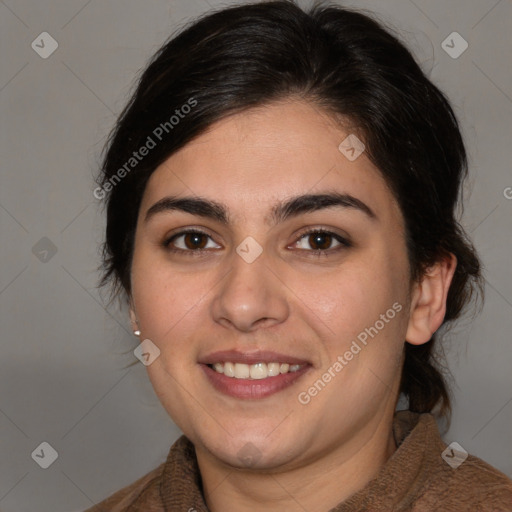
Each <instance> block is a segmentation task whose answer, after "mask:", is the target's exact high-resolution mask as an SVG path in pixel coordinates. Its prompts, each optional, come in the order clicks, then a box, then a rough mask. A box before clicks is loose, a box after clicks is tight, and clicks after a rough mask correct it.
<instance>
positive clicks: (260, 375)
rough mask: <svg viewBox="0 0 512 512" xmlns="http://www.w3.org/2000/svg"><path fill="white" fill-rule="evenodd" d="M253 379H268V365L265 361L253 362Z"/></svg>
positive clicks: (251, 368)
mask: <svg viewBox="0 0 512 512" xmlns="http://www.w3.org/2000/svg"><path fill="white" fill-rule="evenodd" d="M250 375H251V379H266V378H267V377H268V370H267V365H266V364H265V363H256V364H251V367H250Z"/></svg>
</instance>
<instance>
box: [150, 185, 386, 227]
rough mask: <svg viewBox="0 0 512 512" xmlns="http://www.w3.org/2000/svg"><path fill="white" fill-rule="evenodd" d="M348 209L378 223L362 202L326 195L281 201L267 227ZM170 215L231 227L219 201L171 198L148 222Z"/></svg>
mask: <svg viewBox="0 0 512 512" xmlns="http://www.w3.org/2000/svg"><path fill="white" fill-rule="evenodd" d="M334 207H337V208H346V209H353V210H356V211H359V212H361V213H363V214H365V215H366V216H367V217H368V218H369V219H371V220H375V219H377V215H375V213H374V212H373V210H372V209H371V208H370V207H369V206H368V205H366V204H365V203H363V201H361V200H360V199H357V198H356V197H354V196H352V195H350V194H341V193H339V192H332V193H323V194H303V195H300V196H295V197H292V198H291V199H287V200H285V201H280V202H279V203H277V204H276V205H275V206H274V207H273V208H272V210H271V213H270V216H269V217H267V219H266V222H267V224H278V223H280V222H284V221H285V220H287V219H290V218H292V217H297V216H298V215H300V214H302V213H310V212H315V211H318V210H324V209H327V208H334ZM169 211H182V212H185V213H190V214H192V215H197V216H199V217H205V218H209V219H212V220H215V221H217V222H220V223H221V224H225V225H228V224H229V223H230V217H229V211H228V208H227V207H226V206H225V205H223V204H222V203H219V202H217V201H213V200H211V199H206V198H203V197H197V196H191V197H174V196H167V197H164V198H162V199H160V200H159V201H157V202H156V203H155V204H154V205H153V206H151V207H150V208H149V209H148V211H147V212H146V216H145V219H144V222H148V221H149V219H151V218H152V217H153V216H154V215H156V214H158V213H163V212H169Z"/></svg>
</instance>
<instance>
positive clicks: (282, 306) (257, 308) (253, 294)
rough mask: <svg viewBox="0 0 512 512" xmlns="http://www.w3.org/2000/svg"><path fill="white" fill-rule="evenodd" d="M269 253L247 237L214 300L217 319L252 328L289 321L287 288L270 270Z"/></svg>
mask: <svg viewBox="0 0 512 512" xmlns="http://www.w3.org/2000/svg"><path fill="white" fill-rule="evenodd" d="M258 245H259V244H258ZM267 256H268V255H266V254H264V252H263V251H262V248H261V249H258V248H257V247H256V245H255V244H254V242H253V241H251V240H247V239H246V240H244V241H243V242H242V243H241V244H240V245H239V246H238V247H237V250H236V252H235V251H234V252H233V255H232V257H231V261H230V271H229V272H228V274H227V276H226V278H225V279H224V280H223V282H222V285H221V286H220V287H219V289H218V290H217V294H216V296H215V298H214V300H213V302H212V314H213V317H214V320H215V321H216V322H219V323H222V324H224V325H225V324H229V325H230V326H234V327H236V328H237V329H239V330H242V331H251V330H253V329H254V328H255V327H256V325H258V326H259V325H263V324H265V325H266V326H270V325H272V324H277V323H280V322H282V321H284V320H285V318H286V316H287V315H288V304H287V300H286V295H285V290H284V287H283V286H282V285H281V284H280V282H279V281H278V280H277V279H276V277H275V276H274V275H273V273H272V272H271V271H270V270H269V268H268V267H269V265H271V261H270V258H269V257H267Z"/></svg>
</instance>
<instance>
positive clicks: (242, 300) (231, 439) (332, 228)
mask: <svg viewBox="0 0 512 512" xmlns="http://www.w3.org/2000/svg"><path fill="white" fill-rule="evenodd" d="M350 133H351V132H350V129H349V128H347V129H345V130H342V129H340V128H339V126H337V125H335V124H334V123H333V121H332V120H331V119H330V118H328V117H327V116H326V115H324V114H323V113H321V112H320V111H319V110H318V109H316V108H315V107H314V106H312V105H310V104H307V103H304V102H301V101H295V102H294V101H288V102H280V103H274V104H272V105H269V106H266V107H264V108H259V109H254V110H250V111H246V112H244V113H241V114H237V115H233V116H231V117H229V118H226V119H224V120H222V121H220V122H218V123H216V124H214V125H213V126H212V127H211V129H210V130H209V131H208V133H205V134H203V135H201V136H200V137H198V138H197V139H195V140H194V141H193V142H191V143H189V144H187V145H186V146H185V147H184V148H182V149H181V150H180V151H178V152H177V153H175V154H174V155H172V156H171V157H170V158H169V159H168V160H167V161H166V162H165V163H163V164H162V165H161V166H160V167H158V168H157V169H156V170H155V172H154V173H153V174H152V176H151V178H150V180H149V182H148V185H147V187H146V190H145V192H144V196H143V200H142V204H141V208H140V212H139V218H138V224H137V229H136V235H135V248H134V255H133V265H132V269H131V279H132V317H133V318H135V317H136V320H137V324H138V327H139V329H140V330H141V331H142V334H141V339H149V340H151V342H152V343H154V344H155V345H156V346H157V347H158V349H159V350H160V356H159V357H157V358H156V359H155V360H154V362H152V363H151V364H150V365H149V366H147V369H148V372H149V376H150V379H151V382H152V384H153V386H154V389H155V391H156V393H157V394H158V396H159V398H160V400H161V402H162V404H163V405H164V407H165V408H166V410H167V411H168V412H169V414H170V415H171V417H172V418H173V419H174V421H175V422H176V424H177V425H178V426H179V427H180V428H181V429H182V431H183V432H184V433H185V434H186V435H187V436H188V437H189V438H190V439H191V440H192V441H193V442H194V444H195V445H196V449H197V450H198V451H199V452H202V453H208V454H209V456H213V458H214V459H216V460H220V461H224V462H226V463H228V464H231V465H234V466H239V467H244V466H248V467H253V468H254V467H256V468H286V467H289V468H293V467H296V466H300V465H301V464H305V463H308V462H311V461H313V460H315V459H317V458H321V457H323V456H325V455H326V454H329V453H331V454H332V453H341V451H340V449H341V448H342V447H344V449H345V454H348V453H349V452H350V451H351V452H353V453H355V452H356V451H358V450H359V449H361V447H362V446H363V445H364V444H365V443H366V442H367V441H368V439H369V438H371V437H372V436H374V435H375V433H376V432H378V431H379V429H381V430H382V429H387V430H389V421H388V420H389V419H390V415H391V414H392V412H393V411H394V407H395V399H396V396H397V392H398V386H399V380H400V371H401V362H402V351H403V343H404V340H405V333H406V330H407V325H408V311H409V301H410V299H409V296H410V295H409V292H410V281H409V278H408V275H409V266H408V259H407V253H406V246H405V239H404V225H403V218H402V215H401V213H400V210H399V208H398V205H397V203H396V201H395V199H394V198H393V196H392V194H391V192H390V190H389V189H388V187H387V186H386V184H385V182H384V180H383V178H382V177H381V175H380V173H379V171H378V170H377V169H376V168H375V167H374V166H373V165H372V164H371V163H370V161H369V159H368V158H367V156H366V154H365V153H364V152H363V153H362V154H361V155H360V156H359V157H357V158H356V159H354V157H355V156H357V152H356V151H357V150H354V151H352V150H351V149H350V142H351V140H350V139H349V141H347V142H346V144H345V145H346V146H347V147H348V149H343V150H340V149H339V146H340V143H342V142H343V141H344V140H345V139H346V138H347V136H348V135H349V134H350ZM317 195H320V196H325V197H324V198H323V199H322V198H317V199H316V200H315V199H312V198H310V196H317ZM177 200H178V201H181V202H176V201H177ZM185 200H187V201H185ZM192 201H195V203H193V202H192ZM189 231H192V232H193V233H192V234H190V233H189V234H187V232H189ZM194 232H196V233H194ZM321 251H322V252H321ZM258 363H263V364H258ZM297 365H298V366H297ZM292 370H295V371H292ZM233 373H234V376H233ZM248 377H249V378H248ZM347 447H348V449H347ZM347 456H348V455H347Z"/></svg>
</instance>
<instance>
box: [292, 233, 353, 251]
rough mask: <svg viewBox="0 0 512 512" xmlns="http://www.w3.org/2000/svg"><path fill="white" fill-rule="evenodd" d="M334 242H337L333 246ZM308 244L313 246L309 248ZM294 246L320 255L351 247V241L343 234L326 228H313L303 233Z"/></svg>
mask: <svg viewBox="0 0 512 512" xmlns="http://www.w3.org/2000/svg"><path fill="white" fill-rule="evenodd" d="M333 243H334V244H335V245H334V247H333ZM308 246H309V247H310V248H311V249H310V248H308ZM294 247H296V248H298V249H301V250H309V251H310V252H313V253H316V254H318V255H320V254H324V253H327V252H336V251H338V250H341V249H343V248H347V247H351V243H350V242H349V241H348V240H346V239H345V238H343V237H342V236H340V235H338V234H336V233H333V232H332V231H327V230H325V229H313V230H310V231H307V232H306V233H303V234H302V235H301V236H300V238H299V240H298V241H297V242H295V244H294Z"/></svg>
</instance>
